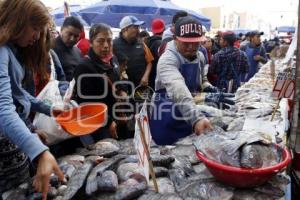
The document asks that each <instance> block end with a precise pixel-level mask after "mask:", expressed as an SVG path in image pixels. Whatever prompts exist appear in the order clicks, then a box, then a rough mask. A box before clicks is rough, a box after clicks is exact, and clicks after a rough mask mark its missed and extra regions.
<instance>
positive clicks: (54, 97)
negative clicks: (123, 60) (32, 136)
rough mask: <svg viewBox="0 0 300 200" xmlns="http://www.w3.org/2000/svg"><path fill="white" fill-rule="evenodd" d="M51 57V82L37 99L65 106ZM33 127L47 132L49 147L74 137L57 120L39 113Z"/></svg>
mask: <svg viewBox="0 0 300 200" xmlns="http://www.w3.org/2000/svg"><path fill="white" fill-rule="evenodd" d="M49 56H50V62H51V75H50V80H49V82H48V83H47V85H46V86H45V87H44V88H43V90H42V91H41V92H40V94H39V95H38V96H37V99H40V100H42V101H43V102H44V103H46V104H48V105H49V106H63V105H64V101H63V99H62V96H61V95H60V91H59V87H58V85H59V81H58V80H56V73H55V68H54V63H53V60H52V57H51V54H49ZM33 125H34V126H35V127H36V128H37V129H41V130H43V131H44V132H45V134H46V136H47V141H48V145H52V144H56V143H59V142H61V141H64V140H66V139H69V138H71V137H74V136H72V135H70V134H68V133H67V132H65V131H64V130H63V129H62V128H61V127H60V126H59V124H57V122H56V121H55V118H53V117H49V116H47V115H45V114H42V113H37V114H36V115H35V117H34V120H33Z"/></svg>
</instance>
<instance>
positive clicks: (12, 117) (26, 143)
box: [0, 45, 51, 160]
mask: <svg viewBox="0 0 300 200" xmlns="http://www.w3.org/2000/svg"><path fill="white" fill-rule="evenodd" d="M16 53H17V50H16V48H14V47H13V46H11V45H9V46H8V45H5V46H1V47H0V133H1V134H3V135H4V136H5V137H7V138H9V139H10V140H11V141H12V142H13V143H14V144H16V145H17V146H18V147H19V148H20V149H21V150H22V151H23V152H24V153H25V154H26V155H27V156H28V157H29V158H30V159H31V160H33V159H34V158H35V157H36V156H38V155H39V154H40V153H42V152H43V151H45V150H47V149H48V147H47V146H45V145H44V144H43V143H42V142H41V141H40V140H39V138H38V136H37V135H36V134H32V133H31V132H30V130H29V129H28V128H27V126H26V125H25V123H24V121H25V120H26V119H27V117H28V115H29V113H30V111H33V112H40V113H44V114H47V115H50V110H51V108H50V107H49V106H47V105H45V104H44V103H42V102H41V101H39V100H37V99H36V98H34V97H32V96H31V95H30V94H29V93H28V92H26V91H25V90H24V89H23V88H22V80H23V78H24V75H25V70H24V68H23V67H22V66H21V65H20V63H19V62H18V60H17V59H16V57H15V54H16ZM16 105H18V106H17V107H16Z"/></svg>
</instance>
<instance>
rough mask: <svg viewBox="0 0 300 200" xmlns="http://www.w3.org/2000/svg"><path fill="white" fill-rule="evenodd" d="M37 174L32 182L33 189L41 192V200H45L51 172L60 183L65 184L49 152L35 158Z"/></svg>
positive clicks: (62, 175)
mask: <svg viewBox="0 0 300 200" xmlns="http://www.w3.org/2000/svg"><path fill="white" fill-rule="evenodd" d="M37 162H38V165H37V172H36V175H35V177H34V180H33V184H32V185H33V187H34V188H35V189H36V190H37V191H38V192H41V193H42V195H43V200H46V199H47V193H48V190H49V181H50V175H51V174H52V172H54V174H56V175H57V177H58V179H59V180H60V181H63V182H66V180H65V177H64V174H63V173H62V171H61V170H60V169H59V167H58V165H57V162H56V160H55V158H54V157H53V155H52V154H51V153H50V152H49V151H44V152H43V153H41V154H40V155H39V156H38V157H37Z"/></svg>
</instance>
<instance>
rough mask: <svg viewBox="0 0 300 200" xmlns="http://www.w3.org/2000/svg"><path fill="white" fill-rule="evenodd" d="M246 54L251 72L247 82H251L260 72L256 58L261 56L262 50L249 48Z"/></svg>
mask: <svg viewBox="0 0 300 200" xmlns="http://www.w3.org/2000/svg"><path fill="white" fill-rule="evenodd" d="M246 54H247V57H248V64H249V72H248V75H247V78H246V81H249V79H250V78H252V77H253V76H254V75H255V74H256V72H257V71H258V61H256V60H254V56H256V55H260V48H251V47H249V46H247V48H246Z"/></svg>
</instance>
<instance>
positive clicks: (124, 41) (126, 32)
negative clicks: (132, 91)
mask: <svg viewBox="0 0 300 200" xmlns="http://www.w3.org/2000/svg"><path fill="white" fill-rule="evenodd" d="M142 24H144V21H139V20H138V19H137V18H136V17H134V16H125V17H123V19H122V20H121V22H120V29H121V32H120V36H119V37H118V38H116V39H115V40H114V41H113V52H114V54H120V53H122V54H125V55H126V56H127V57H128V63H127V70H126V72H127V75H128V79H129V81H131V82H132V83H133V84H134V85H135V87H137V86H138V85H144V86H146V85H148V84H149V75H150V72H151V68H152V63H151V62H152V61H153V56H152V54H151V52H150V50H149V48H148V47H147V46H146V44H144V43H142V42H141V41H139V40H138V34H139V28H140V26H141V25H142Z"/></svg>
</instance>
